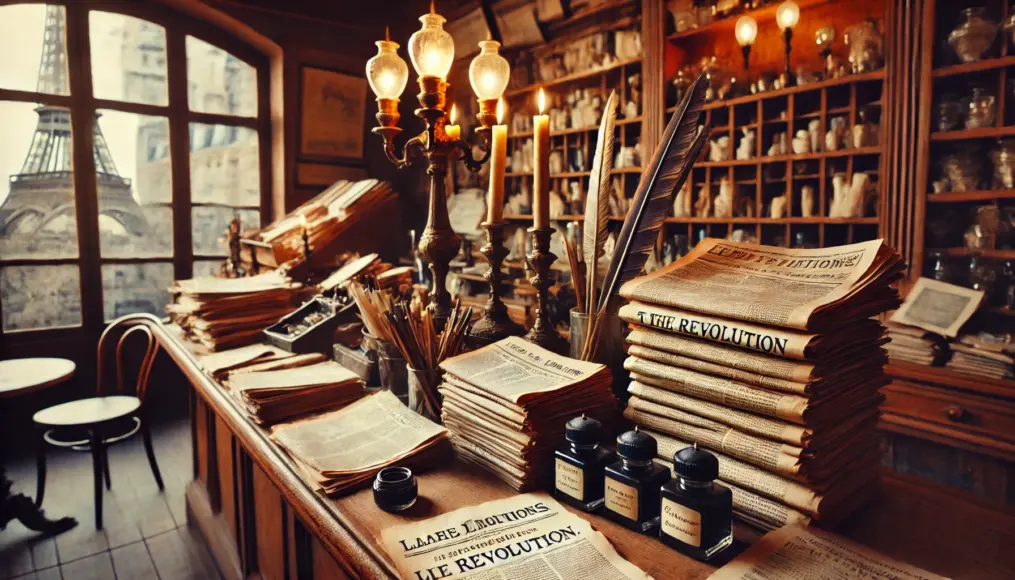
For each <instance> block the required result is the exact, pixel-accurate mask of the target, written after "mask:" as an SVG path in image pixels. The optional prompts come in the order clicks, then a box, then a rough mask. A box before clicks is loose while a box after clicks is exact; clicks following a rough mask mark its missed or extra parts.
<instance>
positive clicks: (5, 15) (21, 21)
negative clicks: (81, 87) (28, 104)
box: [0, 4, 70, 95]
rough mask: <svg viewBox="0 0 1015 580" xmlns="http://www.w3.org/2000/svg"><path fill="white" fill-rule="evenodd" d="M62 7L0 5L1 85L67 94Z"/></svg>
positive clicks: (22, 89) (68, 87) (65, 43)
mask: <svg viewBox="0 0 1015 580" xmlns="http://www.w3.org/2000/svg"><path fill="white" fill-rule="evenodd" d="M66 27H67V20H66V16H65V10H64V8H63V6H44V5H40V4H18V5H13V6H2V7H0V55H4V56H3V65H2V66H0V88H5V89H15V90H19V91H37V92H40V93H49V94H56V95H69V94H70V85H69V84H68V82H67V42H66Z"/></svg>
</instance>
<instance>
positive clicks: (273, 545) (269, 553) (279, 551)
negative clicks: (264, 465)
mask: <svg viewBox="0 0 1015 580" xmlns="http://www.w3.org/2000/svg"><path fill="white" fill-rule="evenodd" d="M252 474H253V490H254V502H253V503H254V513H255V517H256V522H257V526H256V531H255V536H256V542H257V570H258V571H259V572H260V573H261V577H262V578H264V579H265V580H283V579H284V578H285V577H286V569H285V560H286V554H287V549H288V542H287V536H288V534H287V533H286V526H285V523H286V519H285V514H284V513H283V507H282V496H281V495H279V493H278V490H277V489H275V486H274V485H272V483H271V480H269V479H268V476H267V475H265V474H264V472H263V471H261V469H260V468H259V467H257V466H256V465H255V466H254V468H253V472H252Z"/></svg>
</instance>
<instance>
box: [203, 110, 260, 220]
mask: <svg viewBox="0 0 1015 580" xmlns="http://www.w3.org/2000/svg"><path fill="white" fill-rule="evenodd" d="M260 192H261V173H260V169H259V163H258V154H257V131H254V130H253V129H248V128H246V127H230V126H227V125H205V124H203V123H191V124H190V199H191V201H192V202H193V203H217V204H221V205H228V206H231V207H242V206H246V207H260V205H261V193H260Z"/></svg>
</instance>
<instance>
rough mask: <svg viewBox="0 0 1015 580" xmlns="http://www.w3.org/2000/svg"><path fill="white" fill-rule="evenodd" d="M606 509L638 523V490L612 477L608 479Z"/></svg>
mask: <svg viewBox="0 0 1015 580" xmlns="http://www.w3.org/2000/svg"><path fill="white" fill-rule="evenodd" d="M606 509H609V510H612V511H614V512H616V513H618V514H620V515H622V516H624V517H625V518H628V519H631V520H635V521H638V490H637V489H635V488H633V487H631V486H630V485H626V484H623V483H620V482H619V481H617V480H616V479H613V478H611V477H607V478H606Z"/></svg>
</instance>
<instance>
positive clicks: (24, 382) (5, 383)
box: [0, 358, 76, 399]
mask: <svg viewBox="0 0 1015 580" xmlns="http://www.w3.org/2000/svg"><path fill="white" fill-rule="evenodd" d="M75 368H76V367H75V365H74V362H73V361H69V360H67V359H62V358H14V359H10V360H3V361H0V399H6V398H9V397H19V396H21V395H27V394H28V393H33V392H35V391H38V390H40V389H44V388H46V387H52V386H53V385H58V384H60V383H62V382H64V381H66V380H68V379H70V378H71V377H73V376H74V369H75Z"/></svg>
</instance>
